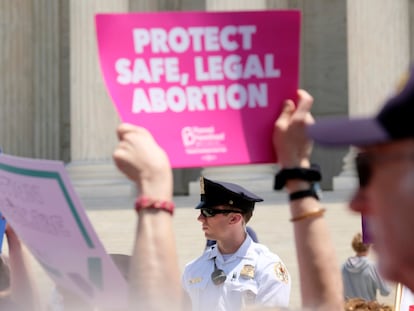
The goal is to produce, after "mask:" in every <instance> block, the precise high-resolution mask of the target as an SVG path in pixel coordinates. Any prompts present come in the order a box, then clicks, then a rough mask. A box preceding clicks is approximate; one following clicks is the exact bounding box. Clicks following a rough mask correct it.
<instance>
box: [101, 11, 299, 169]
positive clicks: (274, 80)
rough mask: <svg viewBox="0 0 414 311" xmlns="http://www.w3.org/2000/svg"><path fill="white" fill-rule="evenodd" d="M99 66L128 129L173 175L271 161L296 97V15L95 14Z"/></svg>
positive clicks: (217, 13)
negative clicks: (276, 125)
mask: <svg viewBox="0 0 414 311" xmlns="http://www.w3.org/2000/svg"><path fill="white" fill-rule="evenodd" d="M95 20H96V32H97V40H98V48H99V57H100V64H101V68H102V72H103V76H104V79H105V82H106V86H107V89H108V90H109V93H110V95H111V97H112V99H113V102H114V103H115V106H116V108H117V111H118V113H119V115H120V118H121V120H122V121H123V122H129V123H132V124H137V125H140V126H143V127H146V128H147V129H149V130H150V131H151V132H152V134H153V135H154V137H155V138H156V140H157V141H158V143H159V144H160V145H161V146H162V147H163V148H164V149H165V150H166V152H167V154H168V155H169V158H170V161H171V164H172V166H173V167H175V168H178V167H197V166H218V165H231V164H249V163H270V162H274V161H275V156H274V154H273V150H272V145H271V133H272V127H273V122H274V121H275V120H276V118H277V116H278V115H279V113H280V111H281V107H282V104H283V101H284V100H285V99H288V98H290V99H296V91H297V86H298V67H299V64H298V63H299V37H300V36H299V34H300V12H299V11H249V12H177V13H171V12H169V13H167V12H164V13H131V14H98V15H96V17H95Z"/></svg>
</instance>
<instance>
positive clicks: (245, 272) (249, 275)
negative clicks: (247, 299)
mask: <svg viewBox="0 0 414 311" xmlns="http://www.w3.org/2000/svg"><path fill="white" fill-rule="evenodd" d="M240 276H241V277H242V278H243V279H253V278H254V266H252V265H244V266H243V268H242V269H241V271H240Z"/></svg>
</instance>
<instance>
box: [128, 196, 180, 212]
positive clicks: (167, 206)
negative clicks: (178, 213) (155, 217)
mask: <svg viewBox="0 0 414 311" xmlns="http://www.w3.org/2000/svg"><path fill="white" fill-rule="evenodd" d="M145 208H156V209H162V210H165V211H167V212H168V213H170V214H171V215H173V214H174V208H175V205H174V203H173V202H170V201H160V200H154V199H151V198H148V197H145V196H142V197H139V198H137V200H136V201H135V210H136V211H137V212H139V211H140V210H142V209H145Z"/></svg>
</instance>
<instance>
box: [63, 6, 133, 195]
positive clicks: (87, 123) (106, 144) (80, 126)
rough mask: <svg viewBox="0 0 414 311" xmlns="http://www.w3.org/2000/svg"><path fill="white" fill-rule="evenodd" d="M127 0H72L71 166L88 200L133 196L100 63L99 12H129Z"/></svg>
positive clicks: (115, 118)
mask: <svg viewBox="0 0 414 311" xmlns="http://www.w3.org/2000/svg"><path fill="white" fill-rule="evenodd" d="M128 5H129V3H128V1H127V0H106V1H97V0H95V1H82V0H73V1H70V64H71V74H70V84H71V93H70V97H71V163H70V164H69V165H68V167H67V168H68V171H69V173H70V176H71V178H72V181H73V184H74V186H75V188H76V190H77V192H78V194H80V197H81V198H82V199H83V200H84V201H87V200H89V199H90V200H93V199H94V198H102V197H105V198H106V197H108V198H120V199H124V198H126V197H128V196H129V194H130V191H131V188H130V184H129V183H128V182H127V181H126V179H125V178H124V176H123V175H122V174H121V173H120V172H119V171H118V170H117V169H116V167H115V166H114V164H113V162H112V158H111V155H112V152H113V150H114V148H115V146H116V144H117V138H116V133H115V129H116V127H117V125H118V124H119V123H120V120H119V118H118V116H117V113H116V111H115V108H114V105H113V103H112V101H111V99H110V97H109V95H108V92H107V90H106V88H105V84H104V80H103V77H102V75H101V70H100V67H99V57H98V52H97V43H96V36H95V23H94V15H95V14H96V13H98V12H99V13H103V12H114V13H115V12H127V11H128Z"/></svg>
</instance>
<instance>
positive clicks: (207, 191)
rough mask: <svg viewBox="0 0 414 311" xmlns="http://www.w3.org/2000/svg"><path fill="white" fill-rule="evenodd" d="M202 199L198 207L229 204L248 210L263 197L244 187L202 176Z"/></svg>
mask: <svg viewBox="0 0 414 311" xmlns="http://www.w3.org/2000/svg"><path fill="white" fill-rule="evenodd" d="M200 200H201V202H200V203H199V204H198V205H197V206H196V209H200V208H210V207H214V206H218V205H227V206H232V207H235V208H239V209H241V210H243V211H245V212H248V211H250V210H252V209H253V208H254V204H255V203H256V202H262V201H263V199H262V198H260V197H258V196H257V195H255V194H254V193H251V192H250V191H248V190H246V189H244V188H243V187H241V186H239V185H236V184H232V183H228V182H219V181H213V180H210V179H207V178H205V177H203V176H202V177H200Z"/></svg>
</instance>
